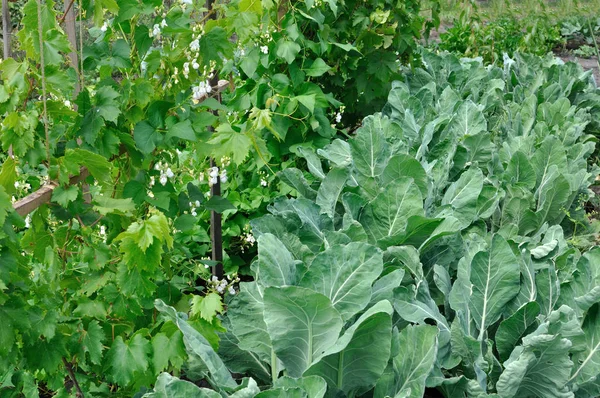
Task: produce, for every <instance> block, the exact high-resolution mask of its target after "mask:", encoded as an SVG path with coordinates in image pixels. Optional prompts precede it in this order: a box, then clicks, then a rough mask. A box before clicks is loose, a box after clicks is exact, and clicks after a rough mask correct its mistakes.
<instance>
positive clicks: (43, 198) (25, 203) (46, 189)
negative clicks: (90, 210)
mask: <svg viewBox="0 0 600 398" xmlns="http://www.w3.org/2000/svg"><path fill="white" fill-rule="evenodd" d="M89 175H90V173H89V171H88V169H86V168H85V167H82V168H81V170H80V171H79V175H78V176H72V177H71V178H69V185H75V184H77V183H79V182H81V181H83V180H85V179H86V178H87V177H88V176H89ZM58 186H59V184H58V183H57V182H56V181H50V182H49V183H48V184H46V185H44V186H42V187H41V188H40V189H38V190H37V191H35V192H34V193H32V194H30V195H27V196H25V197H24V198H23V199H20V200H18V201H16V202H15V203H14V204H13V208H14V209H15V211H16V212H17V213H18V214H19V215H20V216H21V217H23V216H26V215H27V214H29V213H31V212H32V211H34V210H35V209H37V208H38V207H40V206H41V205H43V204H44V203H48V202H50V200H51V199H52V192H53V191H54V190H55V189H56V187H58Z"/></svg>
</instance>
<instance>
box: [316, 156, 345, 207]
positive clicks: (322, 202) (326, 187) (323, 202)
mask: <svg viewBox="0 0 600 398" xmlns="http://www.w3.org/2000/svg"><path fill="white" fill-rule="evenodd" d="M347 179H348V169H346V168H343V169H340V168H335V167H334V168H332V169H331V170H330V171H329V173H327V176H326V177H325V179H324V180H323V182H322V183H321V186H320V187H319V191H318V192H317V200H316V203H317V204H318V205H319V206H320V207H321V213H325V214H327V215H328V216H329V217H330V218H332V219H333V218H334V216H335V206H336V204H337V201H338V198H339V196H340V194H341V193H342V190H343V189H344V186H345V185H346V180H347Z"/></svg>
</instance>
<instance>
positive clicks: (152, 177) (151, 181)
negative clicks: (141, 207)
mask: <svg viewBox="0 0 600 398" xmlns="http://www.w3.org/2000/svg"><path fill="white" fill-rule="evenodd" d="M155 183H156V181H155V180H154V176H150V186H151V187H153V186H154V184H155Z"/></svg>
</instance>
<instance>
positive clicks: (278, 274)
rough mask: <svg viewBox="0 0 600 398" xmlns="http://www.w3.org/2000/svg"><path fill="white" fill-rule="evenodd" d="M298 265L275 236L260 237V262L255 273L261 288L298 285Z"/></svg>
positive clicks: (265, 235)
mask: <svg viewBox="0 0 600 398" xmlns="http://www.w3.org/2000/svg"><path fill="white" fill-rule="evenodd" d="M298 263H299V261H297V260H294V258H293V257H292V254H291V253H290V252H289V251H288V250H287V249H286V247H285V245H284V244H283V243H282V242H281V241H280V240H279V239H277V237H276V236H275V235H273V234H269V233H267V234H263V235H261V236H259V237H258V260H257V262H256V263H255V264H256V265H257V266H256V267H255V268H254V271H255V274H256V275H255V277H256V279H257V281H258V283H259V284H260V285H261V286H265V287H266V286H286V285H294V284H296V265H297V264H298Z"/></svg>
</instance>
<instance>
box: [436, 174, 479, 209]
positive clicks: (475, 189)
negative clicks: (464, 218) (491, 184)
mask: <svg viewBox="0 0 600 398" xmlns="http://www.w3.org/2000/svg"><path fill="white" fill-rule="evenodd" d="M482 188H483V173H482V172H481V170H480V169H478V168H470V169H469V170H467V171H465V172H464V173H463V174H462V175H461V176H460V178H459V179H458V180H457V181H456V182H454V183H453V184H452V185H450V187H448V190H447V191H446V193H445V194H444V198H443V199H442V204H443V205H451V206H452V207H454V208H455V209H461V208H463V207H465V206H468V205H471V204H473V203H474V202H475V201H476V200H477V198H478V197H479V194H480V193H481V189H482Z"/></svg>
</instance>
